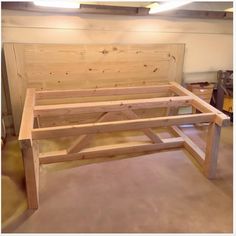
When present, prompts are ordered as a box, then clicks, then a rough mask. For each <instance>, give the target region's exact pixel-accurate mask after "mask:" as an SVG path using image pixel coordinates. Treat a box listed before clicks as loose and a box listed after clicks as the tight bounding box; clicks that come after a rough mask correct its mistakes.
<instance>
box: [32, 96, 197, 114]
mask: <svg viewBox="0 0 236 236" xmlns="http://www.w3.org/2000/svg"><path fill="white" fill-rule="evenodd" d="M191 100H192V98H191V97H189V96H180V97H161V98H148V99H135V100H123V101H106V102H86V103H72V104H59V105H41V106H35V107H34V115H35V116H41V117H43V116H58V115H73V114H81V113H92V112H110V111H122V110H127V109H131V110H133V109H142V108H145V109H149V108H157V107H173V106H175V107H178V106H188V105H190V104H191Z"/></svg>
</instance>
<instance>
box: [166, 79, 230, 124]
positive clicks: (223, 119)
mask: <svg viewBox="0 0 236 236" xmlns="http://www.w3.org/2000/svg"><path fill="white" fill-rule="evenodd" d="M170 84H171V85H172V86H171V90H172V91H173V92H175V93H177V94H178V95H180V96H190V97H192V98H193V100H192V105H193V106H194V107H195V108H196V109H198V110H199V111H201V112H213V113H215V114H216V117H215V122H216V123H217V124H218V125H220V126H226V125H228V124H229V122H230V118H229V116H227V115H225V114H224V113H223V112H221V111H219V110H217V109H216V108H214V107H213V106H211V105H210V104H209V103H207V102H205V101H204V100H202V99H201V98H199V97H198V96H196V95H195V94H193V93H191V92H190V91H189V90H187V89H185V88H184V87H182V86H181V85H179V84H177V83H176V82H170Z"/></svg>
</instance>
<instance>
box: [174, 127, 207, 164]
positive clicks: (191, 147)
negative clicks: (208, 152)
mask: <svg viewBox="0 0 236 236" xmlns="http://www.w3.org/2000/svg"><path fill="white" fill-rule="evenodd" d="M170 129H171V131H172V132H173V133H175V134H176V135H179V136H180V137H182V138H183V140H184V147H185V149H186V150H187V151H188V152H189V153H190V154H191V155H192V156H193V157H194V159H195V160H196V161H197V163H198V164H199V165H200V166H201V167H203V164H204V160H205V153H204V152H203V151H202V150H201V149H200V148H199V147H198V146H197V145H196V144H195V143H194V142H193V141H192V140H191V139H190V138H189V137H188V136H187V135H186V134H185V133H184V132H183V131H182V130H180V129H179V128H178V127H177V126H171V127H170Z"/></svg>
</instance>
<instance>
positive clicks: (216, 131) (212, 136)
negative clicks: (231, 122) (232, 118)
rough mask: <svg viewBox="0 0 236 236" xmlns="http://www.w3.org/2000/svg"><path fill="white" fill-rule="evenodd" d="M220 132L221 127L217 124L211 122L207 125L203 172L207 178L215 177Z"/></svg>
mask: <svg viewBox="0 0 236 236" xmlns="http://www.w3.org/2000/svg"><path fill="white" fill-rule="evenodd" d="M220 132H221V127H220V126H218V125H217V124H215V123H211V124H210V125H209V130H208V135H207V143H206V158H205V163H204V174H205V175H206V176H207V177H208V178H209V179H214V178H215V177H216V168H217V160H218V150H219V142H220Z"/></svg>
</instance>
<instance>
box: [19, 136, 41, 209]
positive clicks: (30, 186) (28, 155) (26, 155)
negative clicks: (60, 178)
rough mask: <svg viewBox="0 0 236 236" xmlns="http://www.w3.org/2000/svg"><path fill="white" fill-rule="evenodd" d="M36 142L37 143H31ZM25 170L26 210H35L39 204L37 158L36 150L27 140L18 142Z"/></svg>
mask: <svg viewBox="0 0 236 236" xmlns="http://www.w3.org/2000/svg"><path fill="white" fill-rule="evenodd" d="M33 142H37V141H33ZM20 143H21V146H23V148H21V152H22V158H23V163H24V170H25V182H26V192H27V202H28V208H30V209H37V208H38V204H39V158H38V156H37V150H36V148H35V147H33V146H35V145H34V143H32V142H31V141H30V140H29V139H28V140H21V141H20Z"/></svg>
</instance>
